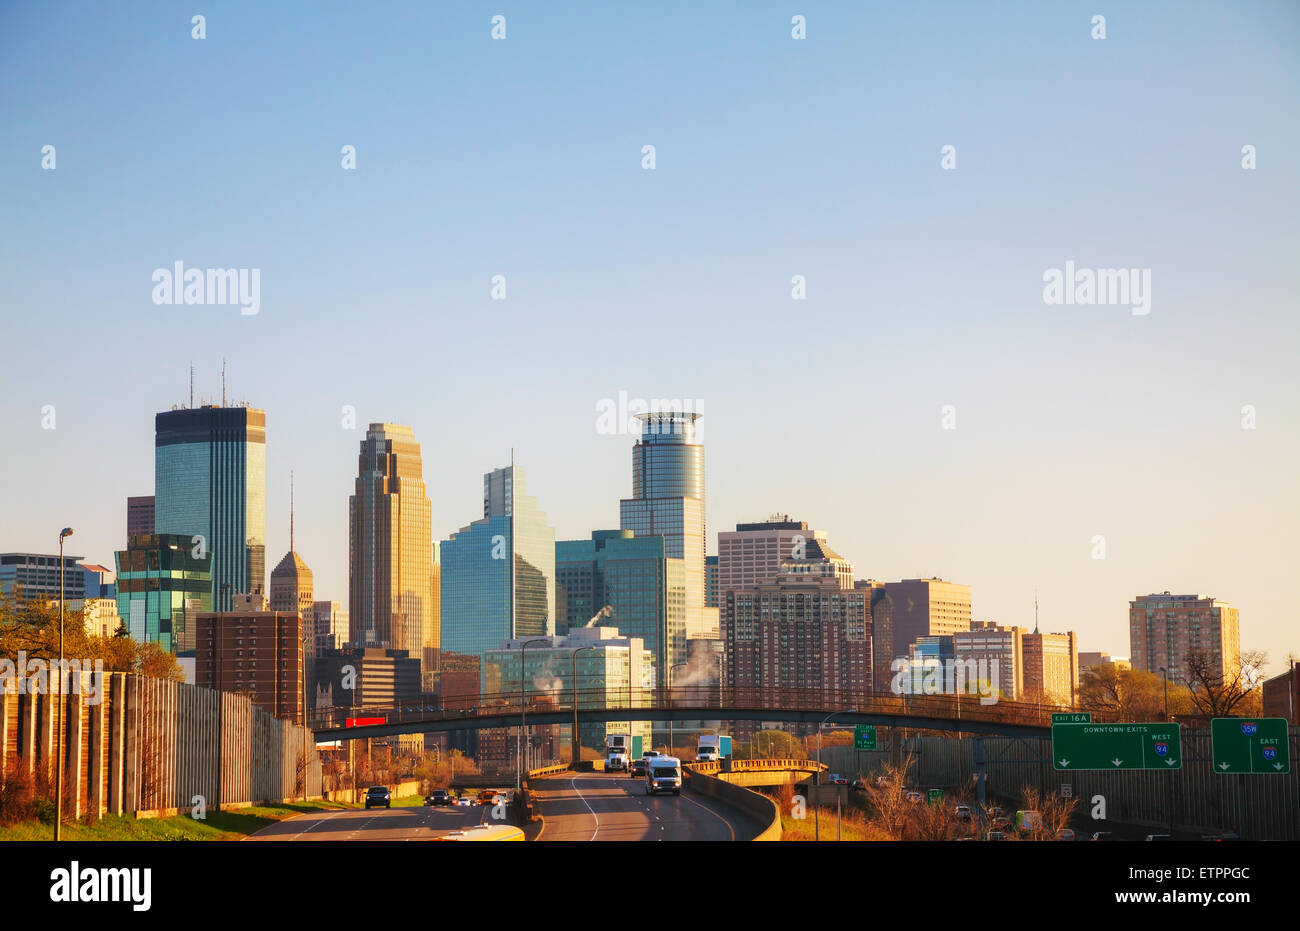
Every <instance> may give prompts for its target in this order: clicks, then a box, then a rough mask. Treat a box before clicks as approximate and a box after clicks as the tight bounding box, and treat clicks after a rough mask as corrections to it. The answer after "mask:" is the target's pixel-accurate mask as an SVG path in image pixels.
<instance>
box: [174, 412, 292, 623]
mask: <svg viewBox="0 0 1300 931" xmlns="http://www.w3.org/2000/svg"><path fill="white" fill-rule="evenodd" d="M154 432H155V437H154V529H153V533H155V534H175V535H177V536H180V537H184V538H185V540H184V541H182V542H184V543H185V544H186V545H188V546H189V547H190V548H191V549H192V550H193V551H194V556H195V558H197V559H203V558H204V557H205V555H206V554H208V553H210V554H211V555H212V566H211V572H212V600H211V604H212V605H213V606H214V610H217V611H228V610H230V606H231V604H232V599H233V598H234V596H235V595H236V594H240V593H252V592H259V593H260V592H262V591H263V589H264V588H265V585H266V411H262V410H258V409H257V408H253V407H216V406H214V405H207V406H203V407H197V408H182V409H180V410H174V411H166V412H164V413H161V414H158V415H156V416H155V417H154ZM196 538H197V539H196Z"/></svg>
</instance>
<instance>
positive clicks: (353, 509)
mask: <svg viewBox="0 0 1300 931" xmlns="http://www.w3.org/2000/svg"><path fill="white" fill-rule="evenodd" d="M348 532H349V539H350V541H351V542H350V546H349V548H348V615H349V619H350V628H351V630H350V640H351V642H352V643H353V644H355V645H357V646H359V647H366V646H380V645H386V646H387V647H388V648H389V649H394V650H405V651H407V655H408V656H410V658H412V659H415V660H419V661H420V666H421V672H422V676H423V679H424V684H425V687H430V686H431V684H432V679H433V677H434V675H435V674H436V671H437V668H438V649H439V645H440V638H441V628H440V623H439V618H440V612H439V605H438V601H437V598H436V597H435V594H434V593H435V592H436V590H437V579H436V578H435V572H436V571H437V569H436V565H435V563H434V559H433V505H432V503H431V502H430V501H429V495H428V492H427V491H426V490H425V485H424V463H423V460H422V459H421V457H420V444H419V443H417V442H416V440H415V434H414V433H413V432H412V430H411V428H410V427H406V426H402V425H400V424H391V423H372V424H371V425H370V426H369V428H368V429H367V430H366V438H365V439H364V440H362V441H361V452H360V455H359V456H358V457H357V478H356V482H355V485H354V490H353V494H352V495H351V497H350V498H349V499H348Z"/></svg>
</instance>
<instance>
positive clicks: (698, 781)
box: [683, 764, 781, 841]
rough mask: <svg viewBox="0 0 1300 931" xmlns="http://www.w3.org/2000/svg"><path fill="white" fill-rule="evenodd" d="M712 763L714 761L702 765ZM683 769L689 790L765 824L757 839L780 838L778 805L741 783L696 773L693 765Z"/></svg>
mask: <svg viewBox="0 0 1300 931" xmlns="http://www.w3.org/2000/svg"><path fill="white" fill-rule="evenodd" d="M703 765H714V766H716V765H717V764H703ZM683 768H684V769H685V770H686V784H687V785H688V786H689V787H690V789H691V791H692V792H699V793H700V794H701V795H707V796H709V797H710V798H716V799H717V800H718V801H720V802H724V803H726V804H727V805H730V806H731V807H732V808H735V809H736V810H738V811H741V812H743V813H744V814H746V815H749V816H750V817H751V818H753V819H754V820H756V821H757V822H758V823H759V824H763V825H766V827H765V828H763V829H762V830H761V831H759V832H758V836H757V837H755V838H754V840H756V841H771V840H780V839H781V809H780V808H778V807H777V804H776V802H775V801H773V800H772V799H770V798H768V797H767V796H766V795H760V794H759V793H758V792H751V791H750V790H749V789H746V788H745V787H744V786H735V785H732V784H731V783H729V782H723V781H722V780H721V779H719V778H717V777H716V776H711V775H709V774H708V773H704V772H697V771H696V770H694V769H693V767H692V766H689V765H688V766H685V767H683Z"/></svg>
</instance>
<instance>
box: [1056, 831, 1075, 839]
mask: <svg viewBox="0 0 1300 931" xmlns="http://www.w3.org/2000/svg"><path fill="white" fill-rule="evenodd" d="M1056 839H1057V840H1078V839H1079V835H1077V834H1075V833H1074V831H1072V830H1070V829H1069V828H1061V830H1059V831H1057V832H1056Z"/></svg>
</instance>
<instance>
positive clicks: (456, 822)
mask: <svg viewBox="0 0 1300 931" xmlns="http://www.w3.org/2000/svg"><path fill="white" fill-rule="evenodd" d="M491 821H492V807H491V806H490V805H473V806H471V807H462V806H459V805H446V806H443V805H439V806H429V807H425V806H418V807H413V808H372V809H370V810H369V811H366V810H364V809H345V810H339V811H319V812H310V813H308V814H302V815H294V816H293V817H292V818H286V819H285V820H283V821H279V822H276V823H275V824H271V825H267V826H266V827H264V828H262V829H261V830H260V831H257V832H255V833H253V834H250V835H249V836H248V837H247V838H246V840H258V841H277V840H292V841H317V840H329V841H340V840H361V841H409V840H433V839H434V838H435V837H438V836H440V835H442V834H446V833H448V832H449V831H455V830H457V829H459V828H465V827H471V826H472V825H475V824H482V823H484V822H488V823H491ZM502 823H504V824H512V823H513V821H506V822H502Z"/></svg>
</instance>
